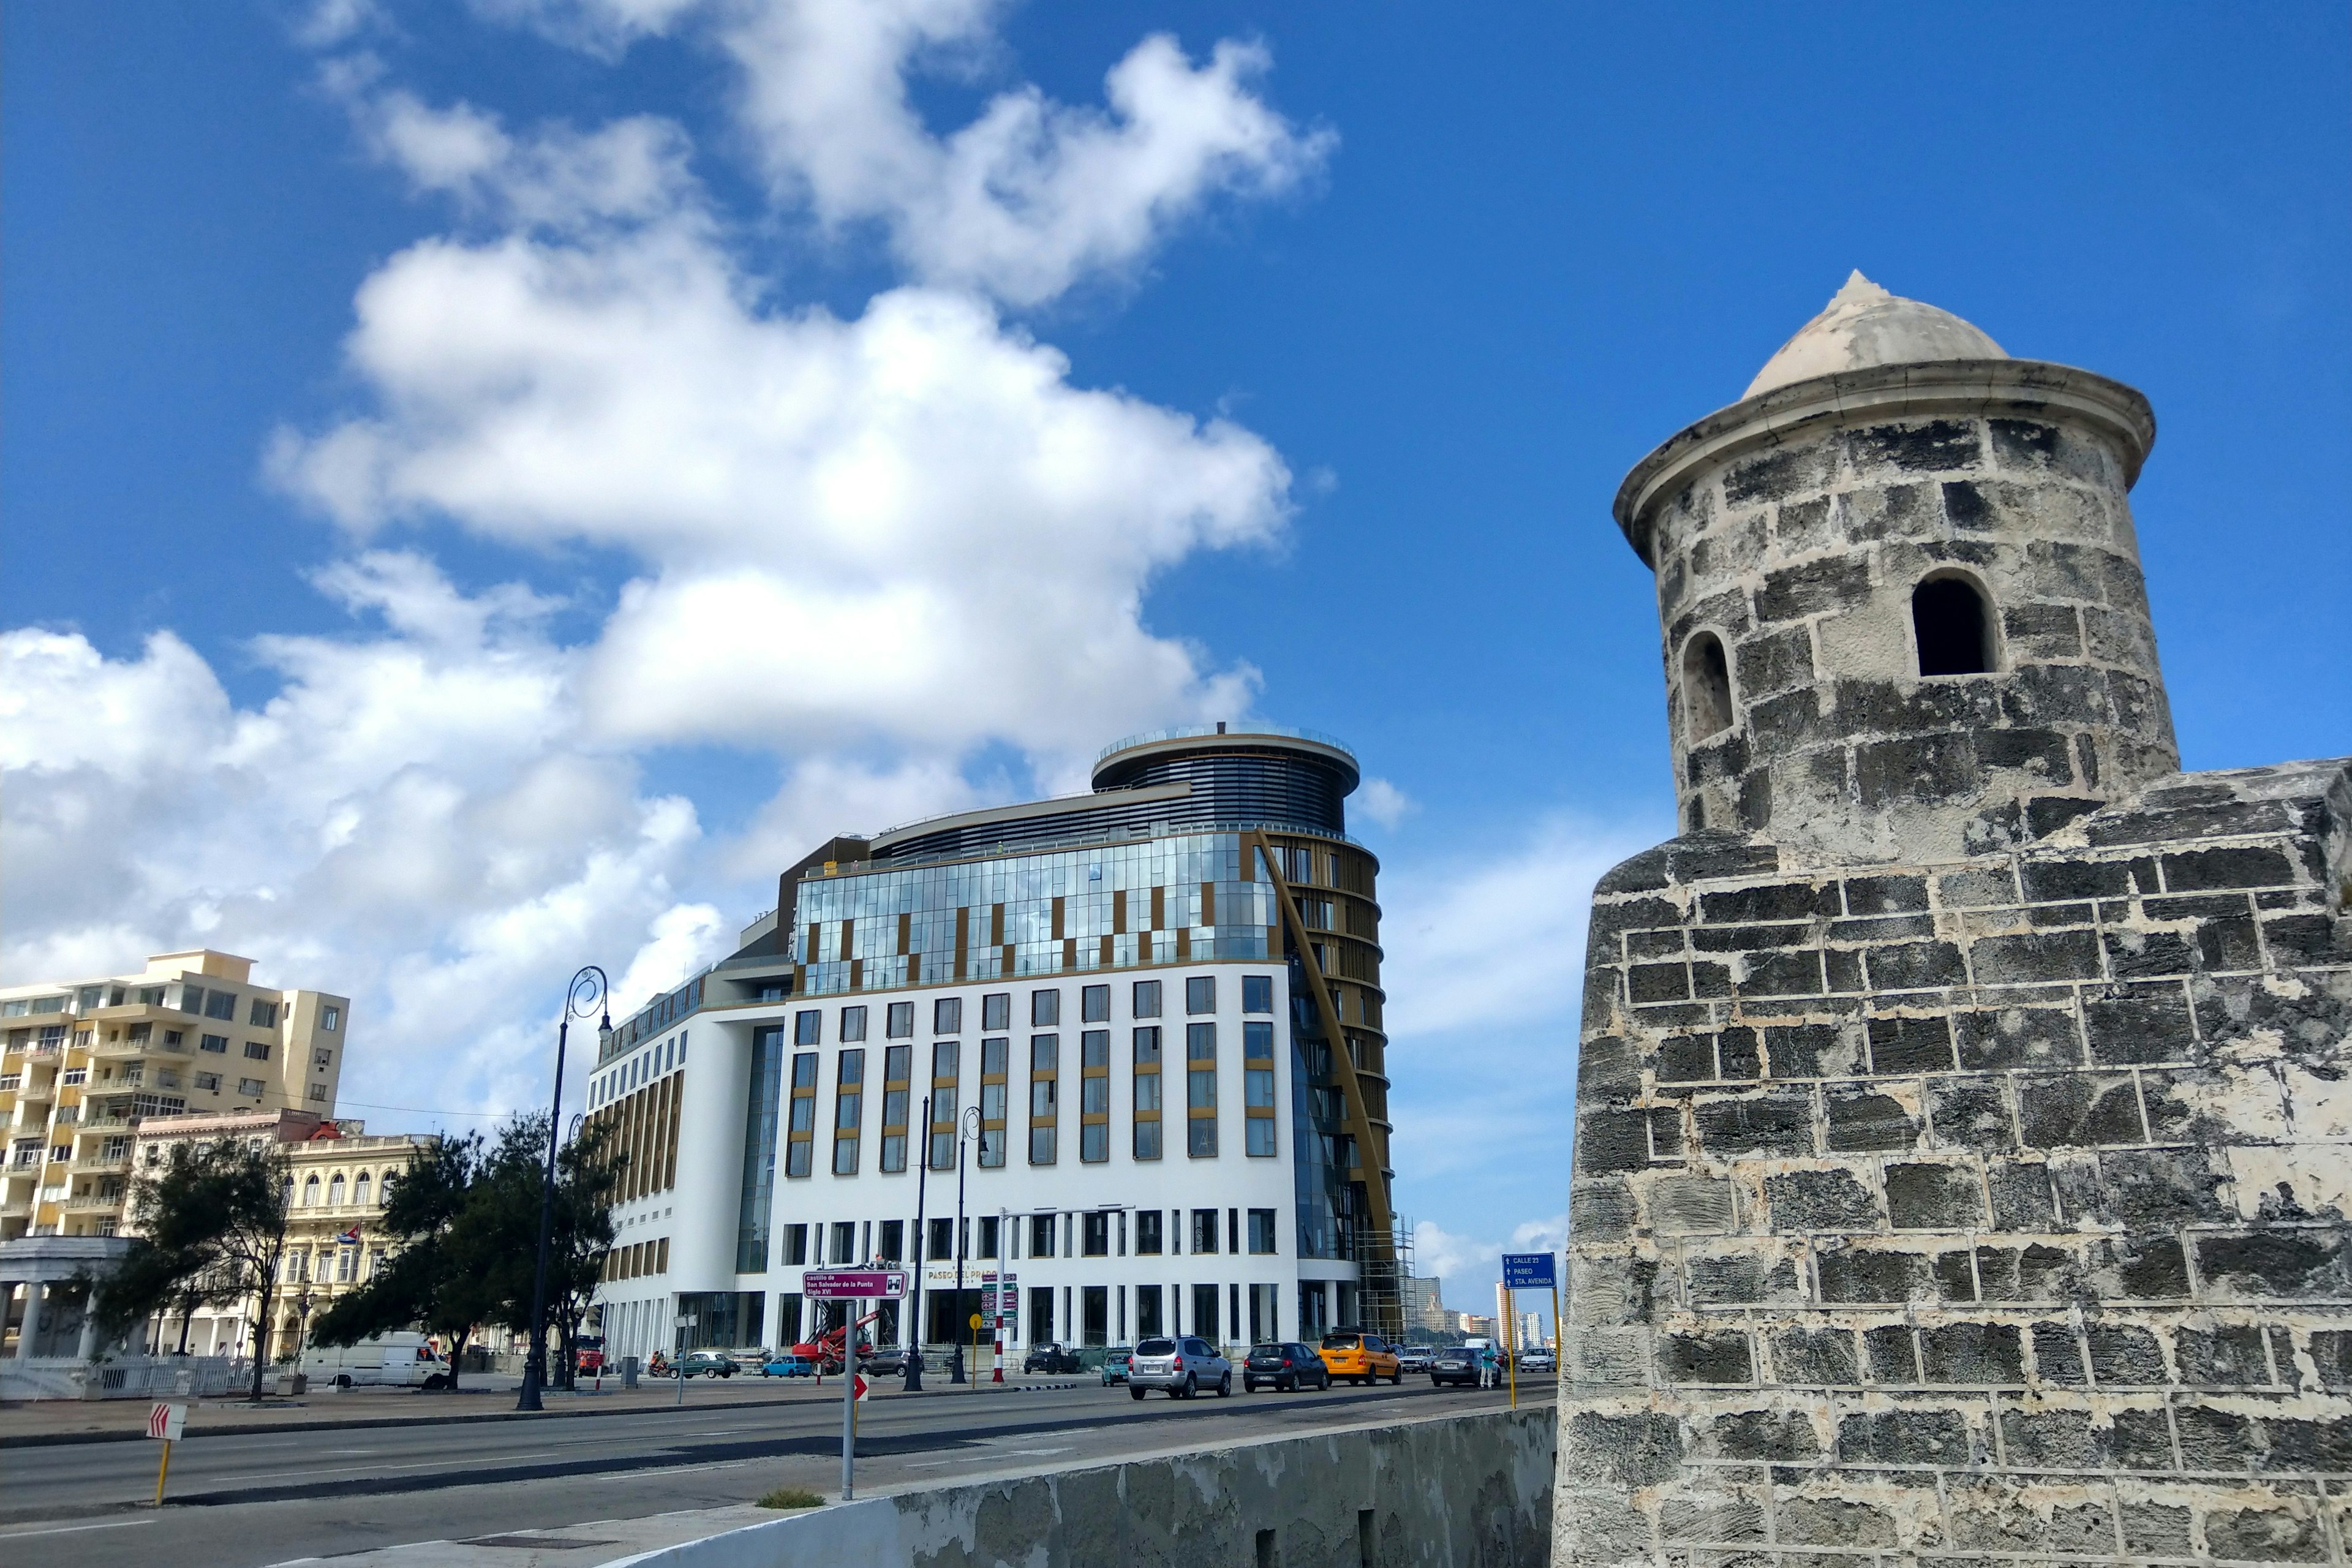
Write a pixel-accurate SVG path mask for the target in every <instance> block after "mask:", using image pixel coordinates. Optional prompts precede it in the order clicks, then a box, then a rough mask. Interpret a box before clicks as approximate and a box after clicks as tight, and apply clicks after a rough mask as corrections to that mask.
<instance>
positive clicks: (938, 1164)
mask: <svg viewBox="0 0 2352 1568" xmlns="http://www.w3.org/2000/svg"><path fill="white" fill-rule="evenodd" d="M908 1005H910V1006H911V1005H912V1004H911V1003H910V1004H908ZM962 1064H963V1048H962V1047H961V1045H960V1044H959V1043H958V1042H956V1041H954V1040H935V1041H933V1042H932V1043H931V1128H930V1133H931V1169H932V1170H934V1171H947V1170H952V1169H954V1168H955V1163H956V1139H957V1137H958V1135H959V1132H960V1129H959V1128H958V1126H957V1123H956V1110H957V1104H956V1090H957V1087H958V1085H959V1083H960V1081H961V1074H962V1070H963V1066H962Z"/></svg>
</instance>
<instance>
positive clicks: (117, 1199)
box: [66, 1193, 123, 1214]
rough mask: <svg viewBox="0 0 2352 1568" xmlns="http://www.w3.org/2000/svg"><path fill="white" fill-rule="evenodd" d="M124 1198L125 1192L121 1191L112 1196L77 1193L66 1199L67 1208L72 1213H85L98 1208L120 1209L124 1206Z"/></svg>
mask: <svg viewBox="0 0 2352 1568" xmlns="http://www.w3.org/2000/svg"><path fill="white" fill-rule="evenodd" d="M122 1200H123V1194H121V1193H116V1194H113V1195H111V1196H109V1195H108V1194H104V1193H76V1194H74V1195H73V1196H71V1197H69V1198H68V1199H67V1200H66V1209H67V1212H68V1213H71V1214H84V1213H88V1212H89V1211H91V1210H96V1209H119V1208H121V1206H122Z"/></svg>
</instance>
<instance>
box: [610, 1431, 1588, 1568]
mask: <svg viewBox="0 0 2352 1568" xmlns="http://www.w3.org/2000/svg"><path fill="white" fill-rule="evenodd" d="M1553 1431H1554V1421H1553V1413H1552V1411H1551V1408H1550V1407H1549V1405H1542V1406H1535V1405H1530V1406H1529V1407H1528V1408H1526V1409H1523V1410H1517V1411H1510V1410H1490V1411H1481V1412H1478V1413H1476V1414H1474V1415H1445V1416H1433V1417H1430V1418H1427V1419H1423V1420H1416V1421H1406V1422H1399V1423H1397V1424H1396V1425H1394V1426H1380V1427H1366V1428H1361V1429H1359V1430H1355V1431H1348V1432H1334V1433H1326V1434H1318V1435H1317V1436H1307V1437H1286V1438H1274V1439H1268V1440H1265V1441H1261V1442H1249V1443H1239V1444H1235V1445H1233V1446H1232V1447H1224V1448H1220V1449H1216V1450H1214V1451H1211V1452H1194V1453H1177V1454H1170V1455H1165V1456H1160V1457H1156V1458H1145V1459H1136V1460H1131V1461H1129V1462H1128V1463H1125V1464H1118V1465H1105V1466H1100V1467H1097V1468H1073V1469H1066V1470H1057V1471H1053V1472H1049V1473H1046V1474H1043V1475H1034V1476H1024V1477H1019V1478H1015V1479H1005V1480H993V1481H978V1482H973V1483H971V1484H970V1485H965V1486H951V1487H940V1488H938V1489H932V1490H928V1491H915V1492H903V1493H898V1494H895V1495H892V1496H888V1497H882V1498H875V1499H870V1500H862V1501H859V1502H856V1503H852V1504H850V1505H849V1506H848V1507H846V1508H828V1509H823V1510H814V1511H813V1512H812V1513H810V1514H807V1515H803V1516H796V1517H788V1518H785V1519H781V1520H778V1521H775V1522H774V1523H772V1524H766V1525H759V1526H754V1527H753V1528H751V1529H750V1530H740V1531H732V1532H730V1533H729V1534H725V1535H718V1536H712V1537H710V1538H709V1539H708V1540H704V1541H698V1542H689V1543H688V1544H687V1545H684V1546H675V1547H669V1548H666V1549H664V1550H662V1551H658V1552H646V1553H645V1554H643V1555H642V1556H639V1557H634V1558H630V1559H628V1560H627V1562H628V1563H630V1564H635V1565H637V1568H786V1565H787V1564H798V1563H824V1564H826V1565H827V1568H995V1565H998V1564H1015V1563H1017V1564H1019V1565H1020V1568H1250V1565H1253V1564H1257V1565H1262V1568H1534V1565H1536V1564H1538V1563H1544V1562H1545V1561H1547V1559H1548V1557H1549V1550H1550V1521H1551V1484H1552V1468H1553V1452H1552V1438H1553ZM614 1568H623V1565H622V1564H617V1563H616V1564H614Z"/></svg>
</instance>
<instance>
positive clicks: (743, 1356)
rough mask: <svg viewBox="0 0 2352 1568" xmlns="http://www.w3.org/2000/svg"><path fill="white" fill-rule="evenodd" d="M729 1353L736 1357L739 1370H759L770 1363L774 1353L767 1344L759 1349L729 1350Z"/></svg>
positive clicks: (736, 1366)
mask: <svg viewBox="0 0 2352 1568" xmlns="http://www.w3.org/2000/svg"><path fill="white" fill-rule="evenodd" d="M727 1353H728V1354H729V1355H730V1356H731V1357H733V1358H734V1361H735V1370H736V1371H737V1372H757V1371H759V1370H760V1369H761V1367H763V1366H765V1365H767V1364H768V1362H769V1360H770V1359H771V1355H772V1352H770V1351H769V1350H768V1348H767V1347H766V1346H765V1345H762V1346H761V1347H760V1348H759V1349H758V1350H749V1351H729V1352H727Z"/></svg>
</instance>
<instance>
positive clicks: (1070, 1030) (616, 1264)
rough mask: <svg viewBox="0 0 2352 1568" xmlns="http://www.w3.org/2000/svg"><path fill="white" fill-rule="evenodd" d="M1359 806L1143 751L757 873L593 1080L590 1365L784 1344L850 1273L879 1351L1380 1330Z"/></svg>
mask: <svg viewBox="0 0 2352 1568" xmlns="http://www.w3.org/2000/svg"><path fill="white" fill-rule="evenodd" d="M1357 780H1358V769H1357V764H1356V760H1355V758H1354V757H1353V756H1352V755H1351V754H1350V753H1349V752H1348V751H1347V749H1346V748H1345V747H1342V746H1340V745H1339V744H1338V743H1336V742H1331V741H1328V740H1326V739H1322V738H1319V737H1317V736H1313V735H1308V734H1305V733H1302V732H1298V731H1281V730H1276V729H1273V728H1270V727H1265V726H1250V727H1248V728H1247V729H1246V730H1245V731H1244V730H1243V729H1241V728H1239V727H1236V728H1235V729H1234V730H1233V731H1231V732H1229V731H1228V730H1227V727H1226V726H1224V725H1218V726H1217V727H1216V728H1214V729H1213V730H1212V729H1207V728H1202V729H1193V730H1183V731H1169V732H1166V733H1162V734H1156V735H1149V736H1142V737H1138V738H1136V739H1133V740H1130V741H1125V742H1119V743H1118V744H1117V745H1115V746H1112V747H1110V748H1109V749H1108V750H1107V751H1106V752H1104V753H1103V754H1102V756H1101V757H1100V758H1099V759H1098V760H1097V763H1096V764H1095V770H1094V779H1093V782H1094V790H1093V792H1092V793H1091V794H1087V795H1076V796H1072V797H1069V798H1066V799H1059V800H1045V801H1037V802H1034V803H1030V804H1025V805H1005V806H994V807H991V808H988V809H986V810H982V811H972V812H965V813H961V814H959V815H956V816H945V817H939V818H934V819H931V820H929V821H925V822H919V823H914V824H910V825H908V826H903V827H898V828H894V829H891V830H890V831H888V832H885V833H881V834H878V835H876V836H874V837H871V838H866V837H840V838H835V839H834V840H832V841H831V842H829V843H827V844H826V845H824V847H822V848H820V849H818V850H816V851H815V852H814V853H813V854H811V855H809V856H808V857H806V858H803V860H802V861H801V862H800V863H798V864H797V865H794V866H793V867H792V868H790V869H789V870H787V871H785V872H784V874H783V876H782V882H781V885H780V887H779V889H778V908H777V911H776V912H774V913H771V914H769V915H766V916H763V917H762V918H761V920H759V921H755V922H753V924H752V925H751V927H749V928H748V929H747V930H746V931H744V933H743V940H742V943H741V946H740V949H739V950H738V951H737V952H735V953H734V954H733V955H732V956H730V957H729V958H727V959H725V960H723V961H721V962H720V963H719V964H718V965H717V966H715V967H714V968H712V969H711V970H710V971H709V972H708V973H704V974H702V975H700V976H698V977H697V978H695V979H693V980H691V981H689V982H688V983H687V984H685V985H683V986H681V987H680V988H678V989H677V991H675V992H673V993H671V994H668V995H667V996H663V997H659V998H657V999H656V1000H655V1001H654V1002H653V1003H651V1004H649V1005H646V1006H645V1007H643V1008H641V1009H639V1010H638V1011H637V1012H636V1014H635V1016H631V1017H629V1018H627V1019H626V1020H625V1021H624V1022H623V1023H622V1024H621V1025H620V1026H619V1027H617V1028H615V1029H614V1030H613V1032H612V1033H611V1034H610V1035H608V1036H606V1037H604V1041H603V1042H602V1045H601V1047H600V1049H599V1051H598V1054H597V1059H596V1064H595V1068H594V1070H593V1076H592V1078H591V1079H590V1081H589V1100H588V1111H589V1114H590V1115H591V1116H592V1117H594V1118H595V1119H597V1120H598V1121H603V1122H607V1123H609V1124H610V1125H611V1127H612V1129H613V1134H614V1138H615V1140H616V1144H615V1146H616V1147H617V1148H619V1149H622V1150H624V1151H625V1152H627V1153H628V1155H629V1163H628V1165H627V1166H626V1168H625V1173H624V1174H623V1177H622V1181H623V1190H622V1193H621V1201H620V1205H619V1208H618V1211H617V1217H618V1220H619V1224H620V1237H619V1247H618V1248H617V1250H616V1252H615V1254H614V1260H613V1264H612V1268H611V1276H610V1279H609V1281H608V1283H607V1284H606V1286H605V1290H604V1302H605V1305H604V1331H605V1334H606V1337H607V1339H608V1341H609V1342H610V1345H611V1348H612V1349H613V1350H614V1352H615V1353H620V1354H644V1353H646V1352H650V1351H652V1350H654V1349H656V1348H662V1349H676V1348H679V1347H680V1346H681V1345H704V1344H717V1345H757V1344H790V1343H793V1342H795V1341H798V1340H802V1339H803V1338H805V1337H807V1336H809V1335H812V1334H814V1332H815V1331H817V1330H818V1328H819V1326H820V1325H819V1321H818V1319H819V1315H820V1314H819V1309H818V1308H817V1307H816V1306H815V1305H814V1304H812V1303H810V1302H809V1301H808V1300H807V1299H806V1297H805V1294H804V1292H803V1289H802V1279H803V1270H804V1269H807V1268H824V1267H827V1266H838V1265H842V1264H853V1263H863V1262H866V1261H868V1260H875V1259H888V1260H892V1261H898V1262H908V1263H917V1262H919V1264H920V1265H921V1268H920V1270H919V1279H920V1281H921V1284H922V1288H923V1295H922V1301H921V1305H920V1306H919V1307H918V1306H917V1304H916V1303H915V1302H914V1301H911V1300H910V1301H908V1302H906V1303H903V1305H902V1304H900V1303H892V1304H890V1305H889V1306H888V1307H887V1308H885V1309H884V1310H883V1311H882V1313H881V1315H880V1317H879V1318H878V1320H877V1321H876V1322H875V1323H874V1324H873V1325H872V1326H871V1327H870V1328H869V1329H868V1330H867V1332H869V1333H872V1334H874V1335H875V1336H876V1338H877V1340H878V1341H880V1342H885V1343H904V1342H910V1341H916V1342H928V1343H933V1344H939V1345H940V1346H942V1347H944V1346H945V1345H947V1344H951V1343H958V1342H968V1341H969V1339H970V1337H971V1334H972V1332H973V1331H972V1330H971V1327H970V1323H971V1316H972V1315H973V1314H975V1313H979V1314H982V1315H983V1316H984V1317H985V1318H986V1319H987V1320H989V1321H988V1323H987V1326H986V1327H985V1329H984V1330H983V1333H984V1336H985V1337H987V1338H989V1339H993V1340H1001V1341H1003V1342H1004V1343H1005V1345H1006V1347H1007V1348H1008V1350H1010V1349H1014V1348H1017V1347H1021V1346H1035V1345H1041V1344H1045V1343H1047V1342H1063V1343H1066V1344H1086V1345H1100V1344H1110V1343H1116V1342H1122V1341H1131V1340H1134V1339H1138V1338H1139V1337H1142V1336H1145V1335H1152V1334H1164V1333H1172V1332H1177V1331H1182V1332H1185V1333H1192V1334H1198V1335H1200V1336H1202V1337H1203V1338H1206V1339H1211V1340H1217V1341H1224V1342H1242V1343H1247V1342H1251V1341H1255V1340H1261V1339H1272V1338H1310V1337H1312V1336H1314V1335H1317V1334H1319V1333H1320V1332H1322V1331H1323V1330H1325V1329H1326V1328H1333V1327H1339V1326H1341V1325H1349V1326H1355V1325H1359V1324H1360V1325H1361V1326H1363V1327H1366V1328H1370V1329H1374V1330H1377V1331H1381V1332H1383V1333H1399V1332H1402V1330H1403V1327H1404V1322H1403V1305H1404V1303H1403V1301H1402V1290H1401V1280H1400V1278H1399V1276H1400V1272H1401V1270H1400V1262H1401V1259H1400V1257H1399V1249H1398V1247H1397V1245H1396V1241H1395V1236H1394V1229H1395V1227H1394V1224H1393V1221H1392V1219H1391V1209H1390V1197H1389V1184H1390V1179H1391V1172H1390V1168H1389V1156H1388V1149H1389V1121H1388V1079H1387V1077H1386V1068H1385V1066H1384V1065H1383V1056H1384V1053H1385V1048H1386V1036H1385V1034H1384V1033H1383V1032H1382V1023H1381V1012H1382V1006H1383V1003H1384V994H1383V993H1382V991H1381V973H1380V964H1381V949H1380V946H1379V919H1380V905H1379V904H1378V902H1377V901H1376V898H1375V893H1374V879H1375V878H1376V876H1377V873H1378V871H1379V863H1378V861H1377V860H1376V859H1375V858H1373V857H1372V855H1371V854H1370V852H1368V851H1367V850H1365V849H1364V848H1362V847H1360V846H1359V845H1357V844H1355V843H1353V842H1352V841H1350V840H1349V838H1348V837H1347V832H1346V816H1345V809H1344V803H1345V801H1346V798H1347V796H1348V795H1349V792H1351V791H1352V790H1353V789H1354V788H1355V787H1356V784H1357ZM959 1205H961V1225H959V1223H958V1221H959ZM918 1218H919V1219H920V1222H921V1223H920V1225H918V1223H917V1222H918ZM959 1262H960V1263H961V1268H959ZM959 1275H961V1291H962V1295H961V1299H959V1296H958V1280H959ZM824 1310H826V1311H831V1310H835V1308H834V1306H833V1304H831V1303H827V1304H826V1305H825V1308H824ZM917 1312H919V1313H920V1316H919V1317H916V1316H915V1315H914V1314H916V1313H917ZM681 1321H685V1322H686V1324H687V1326H685V1327H683V1328H681V1327H680V1324H681ZM824 1326H830V1320H827V1321H826V1323H825V1325H824Z"/></svg>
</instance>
